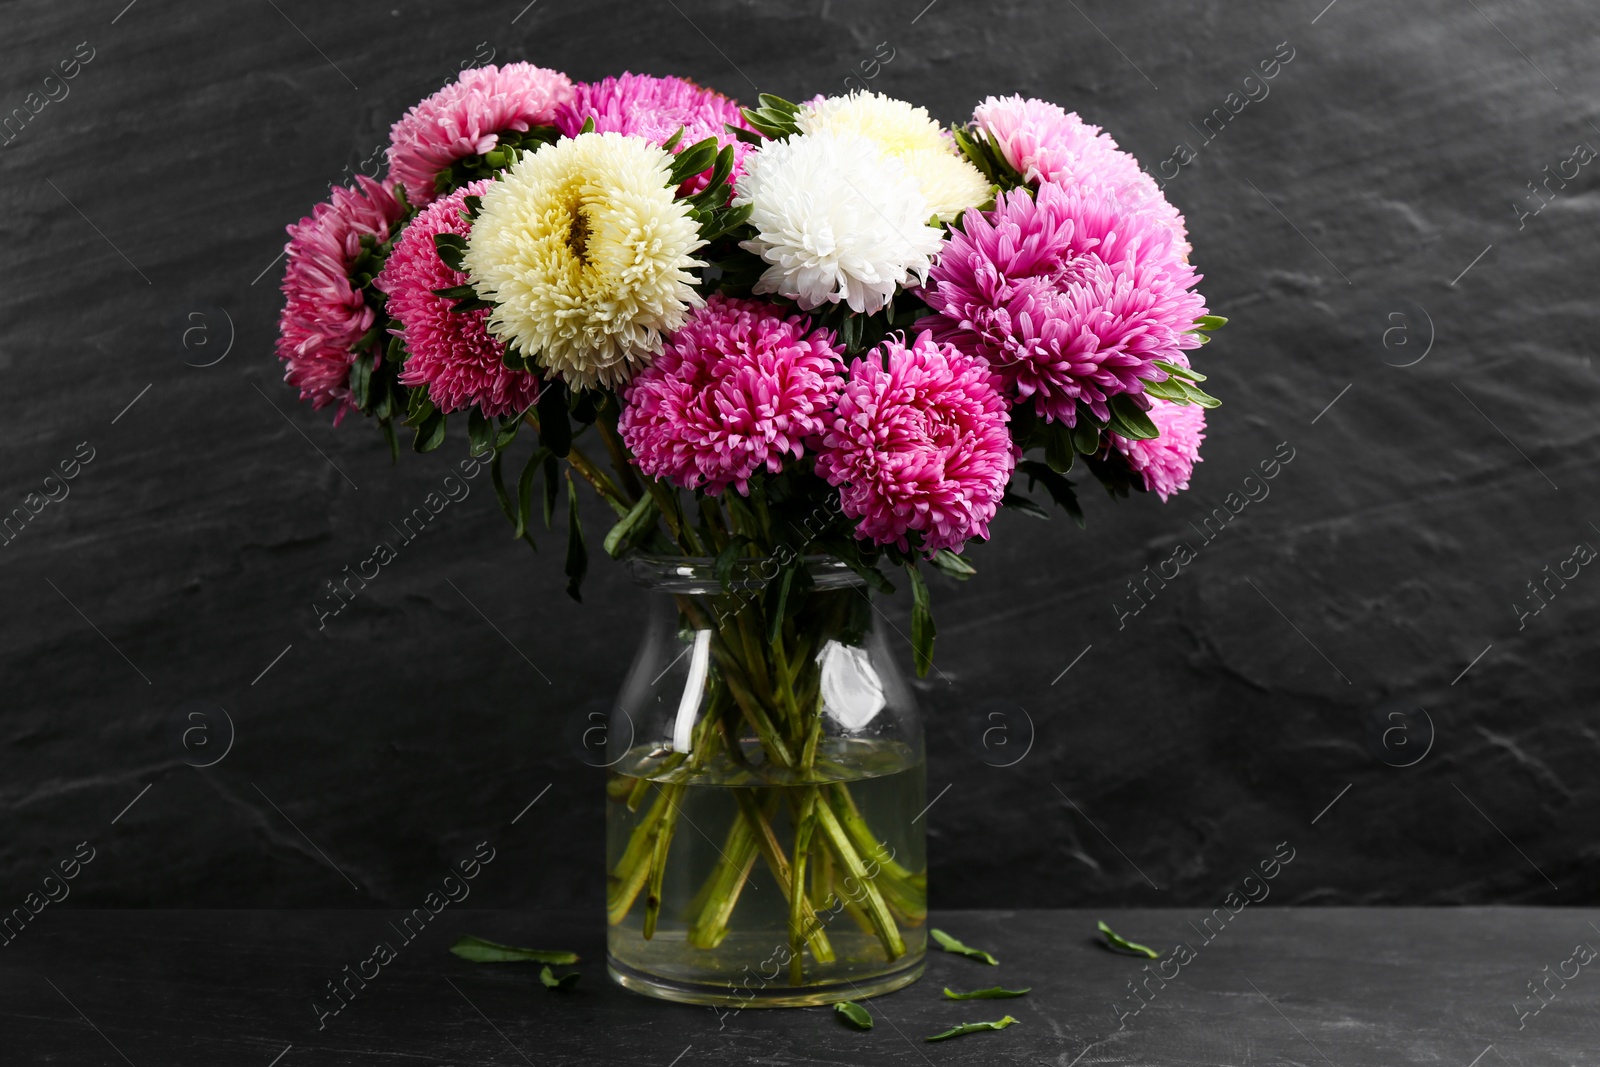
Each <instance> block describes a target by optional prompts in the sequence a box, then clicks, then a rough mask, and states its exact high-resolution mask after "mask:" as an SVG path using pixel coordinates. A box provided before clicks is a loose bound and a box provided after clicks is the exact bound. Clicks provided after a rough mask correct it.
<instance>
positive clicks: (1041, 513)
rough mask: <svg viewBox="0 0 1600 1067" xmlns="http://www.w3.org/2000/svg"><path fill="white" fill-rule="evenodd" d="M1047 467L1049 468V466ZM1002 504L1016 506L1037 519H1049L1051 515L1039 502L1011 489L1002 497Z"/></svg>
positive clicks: (1002, 505) (1003, 505)
mask: <svg viewBox="0 0 1600 1067" xmlns="http://www.w3.org/2000/svg"><path fill="white" fill-rule="evenodd" d="M1045 469H1046V470H1049V468H1048V467H1046V468H1045ZM1052 473H1053V472H1052ZM1000 506H1001V507H1004V508H1014V509H1016V510H1017V511H1020V512H1022V513H1023V514H1024V515H1032V516H1033V517H1034V518H1036V519H1048V518H1049V517H1050V513H1049V512H1048V511H1046V510H1045V509H1044V508H1041V507H1040V506H1039V505H1038V504H1036V503H1034V502H1033V501H1032V500H1030V499H1028V498H1027V497H1025V496H1023V495H1022V494H1021V493H1013V492H1012V491H1011V490H1009V489H1007V490H1006V493H1005V496H1003V497H1001V498H1000Z"/></svg>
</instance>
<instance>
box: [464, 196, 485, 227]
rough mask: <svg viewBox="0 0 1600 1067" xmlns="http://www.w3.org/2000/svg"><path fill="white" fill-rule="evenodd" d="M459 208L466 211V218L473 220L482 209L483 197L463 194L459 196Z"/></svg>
mask: <svg viewBox="0 0 1600 1067" xmlns="http://www.w3.org/2000/svg"><path fill="white" fill-rule="evenodd" d="M461 208H462V210H463V211H465V212H466V216H467V218H469V219H472V220H474V221H475V220H476V219H477V217H478V212H480V211H482V210H483V197H481V196H463V197H462V198H461Z"/></svg>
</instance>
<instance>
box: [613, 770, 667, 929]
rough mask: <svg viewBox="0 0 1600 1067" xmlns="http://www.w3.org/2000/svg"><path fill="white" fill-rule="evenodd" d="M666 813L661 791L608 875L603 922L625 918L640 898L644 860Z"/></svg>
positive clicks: (664, 797)
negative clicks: (635, 901) (604, 919)
mask: <svg viewBox="0 0 1600 1067" xmlns="http://www.w3.org/2000/svg"><path fill="white" fill-rule="evenodd" d="M641 781H646V780H645V779H641ZM665 811H666V795H665V792H664V791H663V792H662V793H659V794H657V796H656V799H655V803H653V804H651V805H650V810H649V811H647V812H645V816H644V818H643V819H640V820H639V825H637V826H635V827H634V828H633V833H632V834H630V835H629V836H628V844H627V847H626V848H624V849H623V851H622V858H621V859H619V860H618V861H617V865H616V867H615V868H614V869H613V870H612V872H611V877H610V879H609V880H608V884H607V886H606V921H607V922H609V923H610V924H611V925H612V926H615V925H616V924H617V923H619V922H621V921H622V920H623V919H625V918H626V917H627V915H628V912H629V911H631V910H632V908H633V902H634V900H635V899H636V898H637V897H638V896H639V890H640V889H642V888H644V882H645V877H646V876H647V875H648V874H649V872H650V868H649V867H648V866H647V865H646V863H645V859H646V857H648V856H650V855H651V854H652V852H653V850H654V847H655V838H656V828H657V826H658V824H659V823H660V821H661V817H662V815H663V814H664V813H665Z"/></svg>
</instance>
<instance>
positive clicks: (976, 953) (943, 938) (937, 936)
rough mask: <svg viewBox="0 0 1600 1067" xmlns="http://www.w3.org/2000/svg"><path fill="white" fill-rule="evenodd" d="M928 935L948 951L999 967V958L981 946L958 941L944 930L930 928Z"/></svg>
mask: <svg viewBox="0 0 1600 1067" xmlns="http://www.w3.org/2000/svg"><path fill="white" fill-rule="evenodd" d="M928 935H929V936H930V937H932V938H933V939H934V941H936V942H938V944H939V947H940V948H942V949H944V950H945V951H946V952H954V953H955V954H956V955H958V956H966V957H968V958H969V959H974V960H982V961H983V962H984V963H987V964H989V965H990V966H996V967H997V966H999V964H1000V961H999V960H997V959H995V958H994V957H993V956H991V955H990V954H989V953H987V952H985V951H983V950H982V949H981V948H973V947H972V946H971V945H963V944H962V943H961V942H959V941H957V940H956V939H955V938H953V937H951V936H950V935H949V934H947V933H945V932H944V931H943V930H929V931H928Z"/></svg>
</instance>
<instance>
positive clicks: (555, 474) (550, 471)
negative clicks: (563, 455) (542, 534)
mask: <svg viewBox="0 0 1600 1067" xmlns="http://www.w3.org/2000/svg"><path fill="white" fill-rule="evenodd" d="M560 491H561V463H560V462H559V461H558V460H557V459H556V457H554V456H548V455H547V456H545V457H544V528H545V529H546V530H548V529H550V524H551V523H553V522H554V521H555V518H556V494H557V493H559V492H560Z"/></svg>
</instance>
